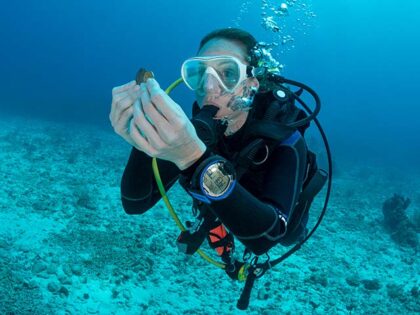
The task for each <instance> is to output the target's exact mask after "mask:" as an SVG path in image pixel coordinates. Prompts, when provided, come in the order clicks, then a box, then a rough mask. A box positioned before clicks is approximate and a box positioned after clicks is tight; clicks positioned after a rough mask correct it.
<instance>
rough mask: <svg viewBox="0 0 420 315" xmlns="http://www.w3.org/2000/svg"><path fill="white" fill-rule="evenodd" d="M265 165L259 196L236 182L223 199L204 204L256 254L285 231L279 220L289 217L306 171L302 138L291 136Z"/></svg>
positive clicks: (295, 135)
mask: <svg viewBox="0 0 420 315" xmlns="http://www.w3.org/2000/svg"><path fill="white" fill-rule="evenodd" d="M266 163H267V165H266V172H265V176H264V178H263V183H262V193H261V195H259V196H256V195H253V194H252V193H251V192H249V191H248V190H247V189H246V188H245V187H244V186H243V185H242V184H240V183H237V184H236V186H235V188H234V189H233V191H232V193H231V194H230V195H229V196H228V197H227V198H225V199H223V200H217V201H213V202H212V203H211V204H210V205H206V207H208V208H209V209H210V210H211V211H212V212H213V213H214V214H215V215H216V216H217V217H218V218H219V220H220V221H221V222H222V223H223V224H224V225H225V227H226V228H227V229H228V230H230V231H231V232H232V233H233V234H234V235H235V236H236V237H237V238H238V239H239V240H240V241H241V242H242V243H243V244H244V245H245V246H246V247H248V248H249V249H250V250H251V251H253V252H254V253H255V254H257V255H261V254H263V253H265V252H267V251H268V250H269V249H270V248H271V247H273V246H274V245H276V244H277V243H278V242H279V241H280V239H281V237H282V236H283V235H284V234H285V232H286V230H285V225H284V222H283V221H282V220H281V219H280V217H281V216H285V217H286V218H287V217H289V216H290V215H291V213H292V210H293V208H294V205H295V203H296V200H297V198H298V196H299V193H300V191H301V189H302V183H303V178H304V175H305V171H306V145H305V142H304V139H303V137H302V136H301V135H300V134H299V133H298V132H297V133H295V134H294V135H293V136H292V137H291V138H289V139H288V140H287V141H285V142H284V143H282V144H281V145H279V146H278V147H277V148H276V149H275V150H274V151H273V152H272V154H271V156H270V158H269V160H268V161H267V162H266Z"/></svg>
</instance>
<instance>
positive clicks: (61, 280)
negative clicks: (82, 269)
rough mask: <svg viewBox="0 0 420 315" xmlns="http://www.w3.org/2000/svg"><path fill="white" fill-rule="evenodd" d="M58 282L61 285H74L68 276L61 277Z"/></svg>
mask: <svg viewBox="0 0 420 315" xmlns="http://www.w3.org/2000/svg"><path fill="white" fill-rule="evenodd" d="M58 281H60V283H61V284H68V285H71V284H72V280H71V278H70V277H67V276H66V275H61V276H59V277H58Z"/></svg>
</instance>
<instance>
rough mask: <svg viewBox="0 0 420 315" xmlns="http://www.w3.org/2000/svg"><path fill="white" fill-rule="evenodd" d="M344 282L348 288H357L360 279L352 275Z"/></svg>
mask: <svg viewBox="0 0 420 315" xmlns="http://www.w3.org/2000/svg"><path fill="white" fill-rule="evenodd" d="M346 282H347V284H348V285H349V286H352V287H358V286H359V285H360V279H359V278H358V277H357V276H354V275H352V276H349V277H347V278H346Z"/></svg>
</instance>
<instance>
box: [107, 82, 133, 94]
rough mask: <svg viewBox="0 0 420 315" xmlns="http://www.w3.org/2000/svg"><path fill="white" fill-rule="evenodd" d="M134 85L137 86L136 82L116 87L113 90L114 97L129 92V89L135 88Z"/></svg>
mask: <svg viewBox="0 0 420 315" xmlns="http://www.w3.org/2000/svg"><path fill="white" fill-rule="evenodd" d="M134 85H136V81H134V80H132V81H130V82H128V83H126V84H123V85H120V86H116V87H114V88H113V89H112V96H114V95H117V94H119V93H121V92H123V91H126V90H128V89H129V88H131V87H133V86H134Z"/></svg>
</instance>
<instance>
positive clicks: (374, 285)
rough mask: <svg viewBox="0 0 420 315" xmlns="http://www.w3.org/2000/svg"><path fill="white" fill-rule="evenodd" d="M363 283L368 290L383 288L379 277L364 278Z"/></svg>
mask: <svg viewBox="0 0 420 315" xmlns="http://www.w3.org/2000/svg"><path fill="white" fill-rule="evenodd" d="M362 284H363V286H364V287H365V289H366V290H370V291H377V290H379V289H380V288H381V284H380V282H379V280H378V279H372V280H370V279H365V280H362Z"/></svg>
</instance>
